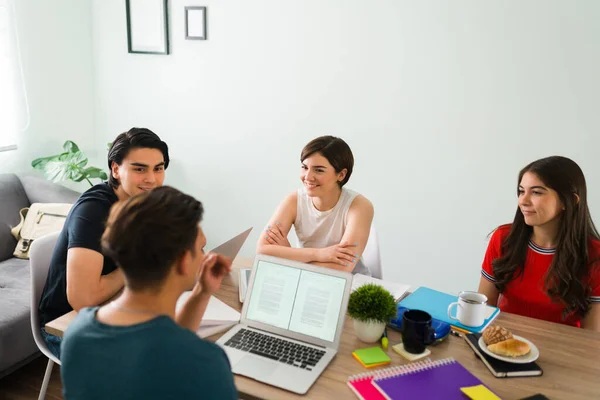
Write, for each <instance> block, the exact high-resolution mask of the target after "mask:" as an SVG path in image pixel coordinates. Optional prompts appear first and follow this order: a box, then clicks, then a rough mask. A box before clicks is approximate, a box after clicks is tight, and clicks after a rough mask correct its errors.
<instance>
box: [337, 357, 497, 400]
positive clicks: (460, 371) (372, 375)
mask: <svg viewBox="0 0 600 400" xmlns="http://www.w3.org/2000/svg"><path fill="white" fill-rule="evenodd" d="M348 386H349V387H350V389H352V391H353V392H354V393H355V394H356V396H357V397H358V398H359V399H362V400H385V399H388V400H396V399H444V400H453V399H456V400H465V399H466V398H468V397H466V396H465V394H467V393H469V391H473V390H474V389H475V390H477V391H479V392H481V391H484V392H486V393H488V398H495V399H497V396H496V395H494V394H493V392H491V391H490V390H489V388H487V387H486V386H485V385H483V384H482V383H481V381H480V380H479V379H477V378H476V377H475V376H474V375H473V374H471V373H470V372H469V371H467V370H466V369H465V368H464V367H463V366H462V365H460V364H459V363H458V361H456V360H454V359H453V358H445V359H443V360H438V361H431V360H429V359H427V360H425V361H419V362H415V363H412V364H406V365H399V366H395V367H391V368H385V369H380V370H376V371H373V372H367V373H364V374H360V375H355V376H351V377H350V378H348Z"/></svg>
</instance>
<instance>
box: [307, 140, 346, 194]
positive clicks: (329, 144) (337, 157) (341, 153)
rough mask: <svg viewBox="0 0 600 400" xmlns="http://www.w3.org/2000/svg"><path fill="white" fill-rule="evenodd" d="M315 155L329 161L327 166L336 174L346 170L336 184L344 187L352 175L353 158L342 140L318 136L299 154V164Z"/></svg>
mask: <svg viewBox="0 0 600 400" xmlns="http://www.w3.org/2000/svg"><path fill="white" fill-rule="evenodd" d="M315 153H319V154H321V155H322V156H323V157H325V158H326V159H327V161H329V164H331V165H332V166H333V168H334V169H335V172H336V173H338V174H339V173H340V172H342V170H343V169H344V168H345V169H346V171H347V172H346V176H345V177H344V179H343V180H342V181H341V182H338V185H340V187H342V186H344V185H345V184H346V183H347V182H348V180H349V179H350V175H352V168H353V167H354V156H353V155H352V150H350V146H348V144H347V143H346V142H344V141H343V140H342V139H340V138H338V137H335V136H320V137H318V138H316V139H313V140H311V141H310V142H309V143H308V144H307V145H306V146H304V148H303V149H302V153H300V162H303V161H304V160H306V159H307V158H308V157H310V156H312V155H313V154H315Z"/></svg>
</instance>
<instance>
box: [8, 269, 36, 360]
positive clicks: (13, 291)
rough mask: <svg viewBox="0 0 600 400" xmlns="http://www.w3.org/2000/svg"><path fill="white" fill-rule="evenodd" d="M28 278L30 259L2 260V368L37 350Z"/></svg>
mask: <svg viewBox="0 0 600 400" xmlns="http://www.w3.org/2000/svg"><path fill="white" fill-rule="evenodd" d="M29 279H30V278H29V261H28V260H19V259H17V258H11V259H8V260H6V261H2V262H0V371H2V370H4V369H6V368H8V367H10V366H11V365H13V364H15V363H18V362H19V361H21V360H24V359H25V358H27V357H29V356H31V355H32V354H33V353H35V352H36V351H37V346H36V345H35V341H34V340H33V334H32V333H31V322H30V320H29V318H30V317H29V309H30V305H29V302H30V296H31V290H30V285H31V283H30V280H29Z"/></svg>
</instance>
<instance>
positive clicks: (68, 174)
mask: <svg viewBox="0 0 600 400" xmlns="http://www.w3.org/2000/svg"><path fill="white" fill-rule="evenodd" d="M63 150H64V152H62V153H60V154H57V155H54V156H49V157H42V158H36V159H35V160H33V161H32V162H31V166H32V167H33V168H34V169H37V170H39V171H42V172H43V173H44V175H45V176H46V178H47V179H49V180H51V181H53V182H60V181H65V180H71V181H73V182H81V181H83V180H85V181H87V183H89V184H90V186H93V184H92V182H91V181H90V179H100V180H101V181H105V180H107V179H108V175H106V172H104V171H103V170H101V169H100V168H96V167H89V166H88V167H86V165H87V163H88V158H87V157H86V155H85V154H84V153H83V152H82V151H81V150H79V147H78V146H77V145H76V144H75V142H73V141H71V140H67V141H66V142H65V144H64V145H63Z"/></svg>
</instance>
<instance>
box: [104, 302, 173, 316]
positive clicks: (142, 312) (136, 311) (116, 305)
mask: <svg viewBox="0 0 600 400" xmlns="http://www.w3.org/2000/svg"><path fill="white" fill-rule="evenodd" d="M109 305H110V306H111V307H113V308H116V309H117V310H119V311H123V312H128V313H133V314H148V315H160V314H161V313H159V312H156V311H147V310H136V309H134V308H127V307H123V306H120V305H118V304H117V303H116V302H115V301H111V302H110V303H109Z"/></svg>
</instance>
